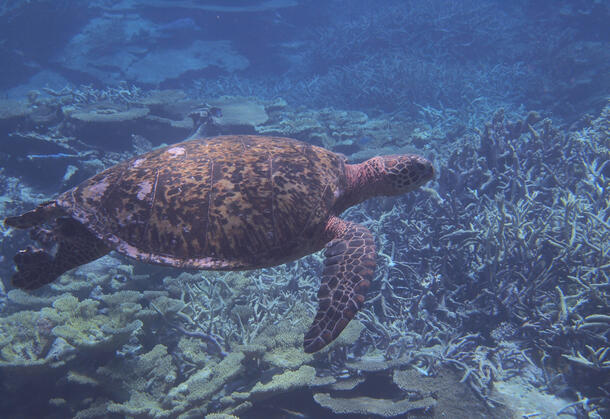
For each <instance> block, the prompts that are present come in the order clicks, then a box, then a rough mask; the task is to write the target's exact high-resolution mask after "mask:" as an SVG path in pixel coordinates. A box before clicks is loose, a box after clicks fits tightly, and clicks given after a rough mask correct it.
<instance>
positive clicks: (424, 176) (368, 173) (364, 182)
mask: <svg viewBox="0 0 610 419" xmlns="http://www.w3.org/2000/svg"><path fill="white" fill-rule="evenodd" d="M346 175H347V181H348V185H349V187H348V189H347V191H346V192H345V193H342V194H339V195H338V196H339V199H338V201H337V204H336V210H337V212H338V213H341V212H343V211H344V210H345V209H347V208H349V207H351V206H352V205H356V204H358V203H360V202H362V201H364V200H367V199H369V198H372V197H374V196H379V195H384V196H396V195H402V194H404V193H407V192H409V191H412V190H414V189H417V188H419V187H420V186H422V185H423V184H424V183H426V182H428V181H429V180H430V179H432V178H433V177H434V168H433V167H432V163H430V161H428V160H426V159H425V158H423V157H420V156H416V155H414V154H396V155H390V156H378V157H373V158H372V159H369V160H367V161H365V162H362V163H358V164H348V165H346Z"/></svg>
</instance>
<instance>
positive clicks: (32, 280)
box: [12, 213, 110, 290]
mask: <svg viewBox="0 0 610 419" xmlns="http://www.w3.org/2000/svg"><path fill="white" fill-rule="evenodd" d="M26 214H27V213H26ZM15 218H18V217H15ZM52 233H53V234H54V238H55V240H56V243H57V252H56V253H55V256H53V255H51V253H49V252H47V251H45V250H43V249H36V248H33V247H28V248H27V249H25V250H21V251H20V252H19V253H17V254H16V255H15V257H14V261H15V265H16V266H17V272H16V273H15V274H14V275H13V279H12V282H13V285H14V286H16V287H17V288H22V289H26V290H33V289H36V288H40V287H42V286H43V285H46V284H48V283H50V282H53V281H54V280H55V279H56V278H57V277H58V276H60V275H61V274H63V273H64V272H67V271H69V270H70V269H73V268H76V267H77V266H80V265H84V264H85V263H89V262H91V261H94V260H95V259H98V258H100V257H102V256H104V255H105V254H107V253H108V252H109V251H110V248H109V247H108V246H106V245H105V244H104V242H103V241H101V240H100V239H98V238H97V237H95V235H93V233H91V232H90V231H89V230H87V229H86V228H85V227H84V226H83V225H82V224H81V223H79V222H78V221H76V220H74V219H72V218H58V219H57V220H56V225H55V228H54V230H53V232H52Z"/></svg>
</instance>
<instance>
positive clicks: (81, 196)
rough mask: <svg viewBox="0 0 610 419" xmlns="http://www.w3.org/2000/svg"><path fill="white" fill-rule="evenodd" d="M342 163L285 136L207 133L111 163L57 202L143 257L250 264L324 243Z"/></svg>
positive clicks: (177, 262)
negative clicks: (208, 137) (111, 165)
mask: <svg viewBox="0 0 610 419" xmlns="http://www.w3.org/2000/svg"><path fill="white" fill-rule="evenodd" d="M344 166H345V163H344V161H343V159H342V158H341V157H340V156H338V155H336V154H334V153H332V152H330V151H327V150H325V149H323V148H320V147H315V146H312V145H309V144H306V143H302V142H299V141H296V140H292V139H288V138H273V137H254V136H223V137H216V138H210V139H205V138H202V139H195V140H189V141H185V142H182V143H178V144H174V145H172V146H169V147H165V148H161V149H158V150H155V151H152V152H149V153H147V154H144V155H142V156H138V157H136V158H133V159H131V160H128V161H126V162H123V163H121V164H119V165H117V166H114V167H111V168H109V169H107V170H106V171H103V172H101V173H99V174H98V175H95V176H93V177H92V178H90V179H89V180H87V181H85V182H84V183H82V184H81V185H79V186H77V187H76V188H74V189H72V190H70V191H68V192H66V193H64V194H63V195H61V196H60V197H59V198H58V200H57V203H58V205H59V206H60V207H62V208H64V209H65V210H66V212H68V213H69V214H71V215H72V217H73V218H75V219H76V220H78V221H80V222H81V223H82V224H83V225H85V226H87V228H88V229H90V230H91V231H92V232H93V233H94V234H95V235H96V236H97V237H99V238H100V239H101V240H103V241H105V242H106V243H108V244H109V245H111V247H113V248H115V249H116V250H118V251H119V252H121V253H124V254H126V255H128V256H131V257H134V258H137V259H140V260H142V261H145V262H154V263H162V264H168V265H173V266H178V267H190V268H197V269H215V270H237V269H252V268H259V267H267V266H275V265H278V264H281V263H283V262H287V261H290V260H294V259H297V258H299V257H301V256H303V255H306V254H309V253H312V252H313V251H316V250H319V249H320V248H322V247H323V246H324V244H325V242H324V241H322V238H323V236H324V235H323V234H322V232H323V231H324V228H325V225H326V222H327V220H328V218H329V215H330V212H331V211H332V208H333V205H334V203H335V200H336V196H337V195H338V192H337V191H338V190H339V189H345V183H346V179H345V174H344V173H345V170H344Z"/></svg>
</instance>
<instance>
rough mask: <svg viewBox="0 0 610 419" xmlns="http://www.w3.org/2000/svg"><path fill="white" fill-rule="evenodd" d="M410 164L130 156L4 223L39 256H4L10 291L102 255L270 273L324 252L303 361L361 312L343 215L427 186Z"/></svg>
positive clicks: (254, 148) (363, 271) (229, 155)
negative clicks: (25, 235) (23, 232)
mask: <svg viewBox="0 0 610 419" xmlns="http://www.w3.org/2000/svg"><path fill="white" fill-rule="evenodd" d="M433 172H434V171H433V168H432V165H431V163H430V162H429V161H427V160H426V159H424V158H422V157H419V156H416V155H391V156H381V157H374V158H372V159H370V160H367V161H365V162H364V163H360V164H347V163H346V161H345V158H344V157H343V156H341V155H339V154H336V153H333V152H331V151H328V150H325V149H323V148H321V147H316V146H313V145H310V144H307V143H304V142H300V141H297V140H293V139H290V138H278V137H264V136H254V135H236V136H220V137H214V138H195V139H190V140H187V141H184V142H181V143H178V144H174V145H170V146H167V147H163V148H159V149H157V150H154V151H151V152H148V153H146V154H143V155H141V156H137V157H134V158H132V159H130V160H127V161H125V162H122V163H119V164H117V165H116V166H113V167H110V168H109V169H106V170H104V171H103V172H101V173H99V174H97V175H95V176H93V177H91V178H89V179H88V180H85V181H84V182H83V183H81V184H80V185H78V186H76V187H74V188H73V189H70V190H69V191H67V192H64V193H63V194H61V195H60V196H59V197H58V198H57V199H55V200H53V201H49V202H45V203H43V204H41V205H39V206H38V207H37V208H36V209H34V210H32V211H29V212H26V213H24V214H23V215H20V216H16V217H9V218H7V219H6V220H5V224H6V225H8V226H11V227H15V228H21V229H26V228H30V229H31V236H32V238H33V239H35V240H37V241H38V242H40V243H41V244H42V247H43V249H40V248H33V247H28V248H27V249H25V250H21V251H20V252H18V253H17V254H16V255H15V258H14V260H15V264H16V266H17V268H18V270H17V272H16V273H15V274H14V276H13V284H14V285H15V286H16V287H19V288H23V289H35V288H38V287H41V286H43V285H45V284H47V283H49V282H51V281H53V280H54V279H55V278H57V277H58V276H59V275H61V274H62V273H64V272H66V271H68V270H70V269H72V268H75V267H77V266H79V265H83V264H85V263H88V262H91V261H93V260H95V259H98V258H100V257H102V256H104V255H105V254H107V253H108V252H110V251H111V250H116V251H118V252H119V253H122V254H124V255H127V256H130V257H132V258H135V259H138V260H141V261H144V262H150V263H157V264H163V265H171V266H176V267H180V268H195V269H207V270H227V271H228V270H246V269H255V268H263V267H269V266H275V265H279V264H282V263H286V262H289V261H292V260H295V259H298V258H300V257H302V256H305V255H307V254H310V253H313V252H316V251H318V250H320V249H322V248H323V247H325V246H326V251H325V256H326V259H325V261H324V269H323V272H322V280H321V285H320V289H319V291H318V299H319V306H318V312H317V314H316V316H315V319H314V321H313V324H312V325H311V328H310V329H309V331H308V332H307V334H306V335H305V339H304V348H305V351H306V352H309V353H311V352H315V351H318V350H320V349H321V348H323V347H324V346H326V345H327V344H328V343H330V342H332V341H333V340H334V339H335V338H336V337H337V336H338V335H339V333H340V332H341V331H342V330H343V329H344V328H345V326H346V325H347V324H348V323H349V321H350V320H351V319H352V318H353V317H354V315H355V314H356V312H357V311H358V310H359V309H360V307H361V306H362V303H363V301H364V294H365V291H366V289H367V288H368V287H369V285H370V281H371V279H372V278H373V274H374V270H375V243H374V238H373V235H372V234H371V232H370V231H369V230H368V229H367V228H366V227H364V226H362V225H360V224H356V223H354V222H351V221H346V220H342V219H341V218H339V215H340V214H341V213H342V212H343V211H344V210H345V209H347V208H348V207H351V206H352V205H356V204H358V203H360V202H362V201H364V200H365V199H367V198H370V197H373V196H377V195H386V196H390V195H400V194H403V193H405V192H408V191H411V190H413V189H415V188H417V187H419V186H421V185H422V184H424V183H425V182H427V181H429V180H430V179H431V178H432V177H433Z"/></svg>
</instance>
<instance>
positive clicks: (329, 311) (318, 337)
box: [303, 217, 375, 353]
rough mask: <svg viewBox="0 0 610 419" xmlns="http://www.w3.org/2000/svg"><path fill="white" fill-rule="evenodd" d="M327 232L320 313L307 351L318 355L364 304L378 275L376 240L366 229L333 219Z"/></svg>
mask: <svg viewBox="0 0 610 419" xmlns="http://www.w3.org/2000/svg"><path fill="white" fill-rule="evenodd" d="M327 230H328V231H329V232H330V233H331V234H332V235H333V236H334V237H335V238H334V239H333V240H331V241H330V242H329V243H328V244H327V245H326V252H325V253H324V256H326V259H325V260H324V271H323V272H322V283H321V284H320V290H319V291H318V312H317V313H316V317H315V319H314V321H313V323H312V325H311V327H310V328H309V331H308V332H307V333H306V334H305V340H304V343H303V346H304V347H305V352H307V353H312V352H317V351H319V350H320V349H322V348H323V347H325V346H326V345H328V344H329V343H330V342H332V341H333V340H335V339H336V338H337V336H339V333H341V331H342V330H343V329H344V328H345V326H347V324H348V323H349V322H350V320H351V319H352V318H353V317H354V316H355V315H356V313H357V312H358V310H359V309H360V307H362V303H363V302H364V292H365V291H366V290H367V288H368V287H369V285H370V284H371V280H372V279H373V275H374V274H375V241H374V239H373V235H372V234H371V232H370V231H369V229H367V228H366V227H364V226H362V225H359V224H355V223H352V222H348V221H344V220H341V219H339V218H337V217H332V218H331V219H330V221H329V223H328V227H327Z"/></svg>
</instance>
